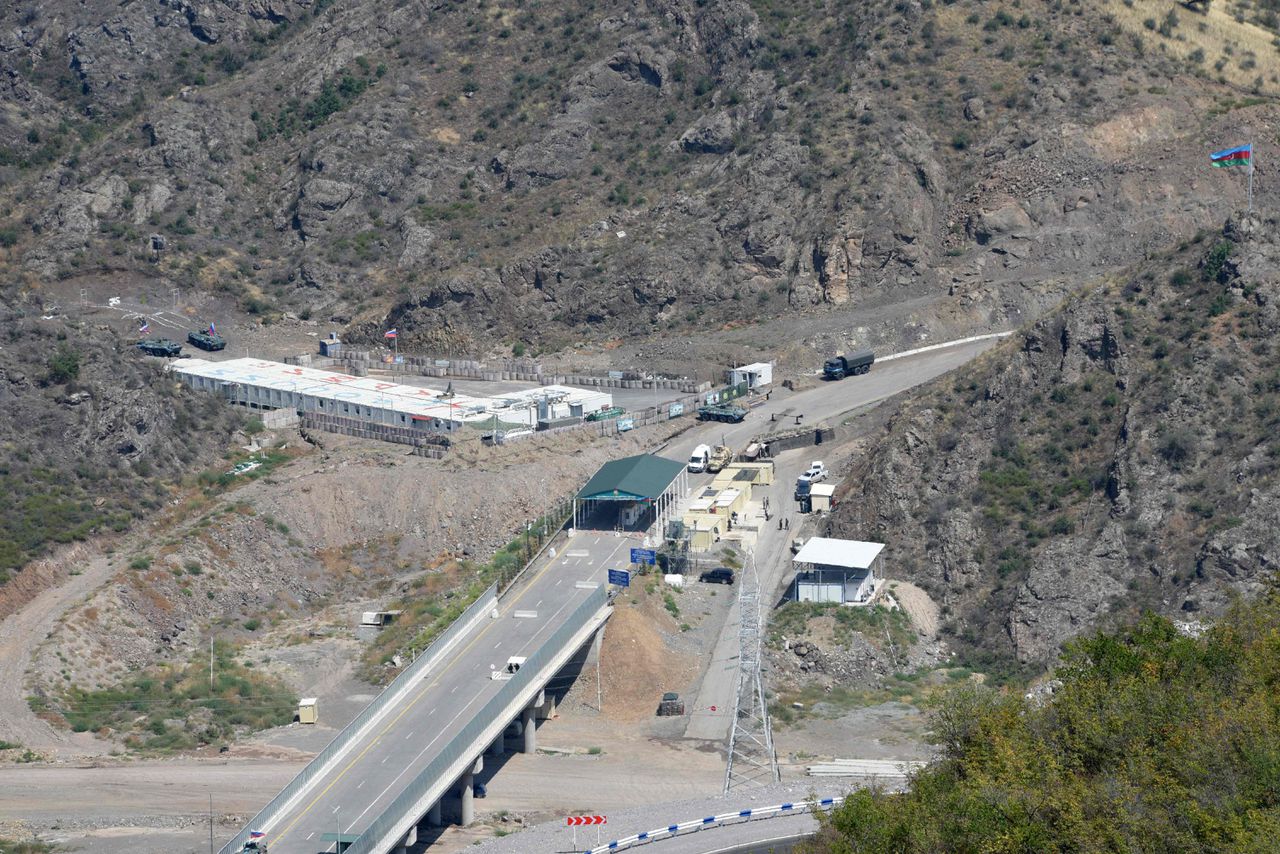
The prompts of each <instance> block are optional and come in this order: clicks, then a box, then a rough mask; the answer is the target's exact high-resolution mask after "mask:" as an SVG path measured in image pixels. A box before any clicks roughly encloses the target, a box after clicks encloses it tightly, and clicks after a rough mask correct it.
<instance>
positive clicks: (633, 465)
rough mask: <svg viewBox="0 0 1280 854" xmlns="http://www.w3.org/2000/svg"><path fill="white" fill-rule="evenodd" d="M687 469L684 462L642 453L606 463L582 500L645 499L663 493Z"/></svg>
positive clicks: (581, 496) (591, 481)
mask: <svg viewBox="0 0 1280 854" xmlns="http://www.w3.org/2000/svg"><path fill="white" fill-rule="evenodd" d="M683 469H684V463H679V462H676V461H675V460H668V459H666V458H665V457H655V456H653V455H652V454H640V455H638V456H634V457H624V458H623V459H620V460H614V461H613V462H609V463H605V464H604V465H603V466H601V467H600V470H599V471H598V472H596V474H595V477H593V478H591V480H589V481H588V482H587V485H586V486H584V487H582V491H581V492H579V493H578V498H579V499H580V500H582V501H588V500H590V501H643V500H644V499H646V498H649V499H655V498H657V497H658V496H659V495H661V494H662V493H663V492H664V491H665V490H666V488H667V487H668V486H670V485H671V482H672V481H673V480H675V479H676V476H677V475H679V474H680V472H681V471H682V470H683Z"/></svg>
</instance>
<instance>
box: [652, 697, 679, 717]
mask: <svg viewBox="0 0 1280 854" xmlns="http://www.w3.org/2000/svg"><path fill="white" fill-rule="evenodd" d="M683 714H684V700H681V699H680V695H679V694H677V693H676V692H675V691H668V692H667V693H665V694H663V695H662V700H661V701H660V702H659V703H658V717H660V718H665V717H671V716H673V715H683Z"/></svg>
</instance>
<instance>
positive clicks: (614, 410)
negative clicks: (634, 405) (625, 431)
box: [586, 406, 626, 421]
mask: <svg viewBox="0 0 1280 854" xmlns="http://www.w3.org/2000/svg"><path fill="white" fill-rule="evenodd" d="M624 412H626V410H625V409H623V408H622V407H621V406H611V407H609V408H608V409H599V410H596V411H595V412H593V413H591V414H590V415H588V416H587V417H586V420H587V421H608V420H609V419H610V418H617V417H618V416H619V415H622V414H623V413H624Z"/></svg>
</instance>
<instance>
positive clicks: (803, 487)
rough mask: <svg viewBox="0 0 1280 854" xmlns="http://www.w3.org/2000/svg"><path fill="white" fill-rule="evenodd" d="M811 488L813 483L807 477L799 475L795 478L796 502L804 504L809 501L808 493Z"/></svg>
mask: <svg viewBox="0 0 1280 854" xmlns="http://www.w3.org/2000/svg"><path fill="white" fill-rule="evenodd" d="M812 487H813V481H812V480H810V479H809V477H808V476H807V475H803V474H802V475H800V476H799V477H798V478H796V501H800V502H805V501H808V500H809V491H810V489H811V488H812Z"/></svg>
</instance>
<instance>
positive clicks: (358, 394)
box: [168, 359, 613, 432]
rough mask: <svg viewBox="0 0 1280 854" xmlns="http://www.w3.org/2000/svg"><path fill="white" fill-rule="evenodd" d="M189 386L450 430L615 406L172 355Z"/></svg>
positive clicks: (261, 405) (569, 393) (587, 393)
mask: <svg viewBox="0 0 1280 854" xmlns="http://www.w3.org/2000/svg"><path fill="white" fill-rule="evenodd" d="M168 369H169V370H170V371H172V372H173V373H174V374H176V375H177V376H178V377H179V378H181V380H182V382H184V383H186V384H187V385H189V386H191V387H192V388H194V389H199V390H201V391H207V392H212V393H214V394H217V395H219V396H220V397H222V398H223V399H225V400H227V401H228V402H230V403H234V404H238V405H241V406H248V407H250V408H253V409H294V410H297V411H298V412H299V413H304V412H318V413H322V414H325V415H334V416H338V417H341V418H351V419H357V420H360V421H366V422H369V423H373V424H386V425H390V426H395V427H409V428H414V429H420V430H433V431H446V432H447V431H453V430H457V429H459V428H461V427H462V426H464V425H466V424H473V425H474V426H477V427H484V426H486V425H487V424H493V423H494V421H495V420H496V421H497V422H498V426H509V425H513V424H524V425H529V426H531V427H532V426H535V425H536V424H537V421H538V416H539V412H538V410H539V406H541V407H542V409H543V414H544V417H548V416H550V417H555V418H562V417H567V416H573V415H577V416H585V415H590V414H591V413H592V412H596V411H598V410H601V409H608V408H609V407H611V406H613V396H612V395H610V394H606V393H603V392H598V391H593V390H589V389H579V388H568V387H566V386H554V385H550V386H543V387H542V388H537V389H528V390H526V391H521V392H515V393H513V394H510V395H504V396H502V397H471V396H469V395H464V394H455V395H453V396H452V397H446V396H445V392H444V391H443V390H437V389H431V388H423V387H421V386H410V385H401V384H400V383H393V382H388V381H386V380H383V379H379V378H376V377H353V376H351V375H350V374H340V373H335V372H333V371H325V370H318V369H316V368H303V367H299V366H297V365H286V364H284V363H283V362H269V361H265V360H263V359H230V360H228V361H225V362H210V361H206V360H204V359H176V360H175V361H173V362H171V363H170V365H169V368H168Z"/></svg>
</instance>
